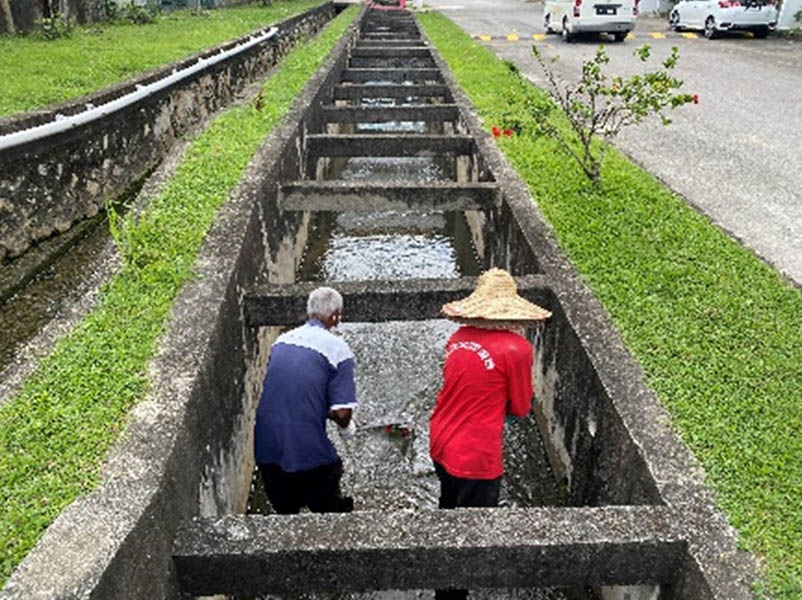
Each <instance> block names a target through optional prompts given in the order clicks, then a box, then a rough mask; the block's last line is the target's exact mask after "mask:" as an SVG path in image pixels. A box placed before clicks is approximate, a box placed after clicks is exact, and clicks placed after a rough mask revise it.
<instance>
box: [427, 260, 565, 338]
mask: <svg viewBox="0 0 802 600" xmlns="http://www.w3.org/2000/svg"><path fill="white" fill-rule="evenodd" d="M441 311H442V313H443V315H445V316H446V317H448V318H449V319H451V320H453V321H458V322H460V323H464V324H466V325H474V326H476V327H486V328H490V329H506V328H508V327H509V326H515V327H520V326H522V325H527V324H530V323H534V322H536V321H543V320H545V319H548V318H549V317H550V316H551V313H550V312H549V311H547V310H546V309H545V308H541V307H540V306H538V305H537V304H533V303H532V302H529V301H528V300H525V299H524V298H521V296H519V295H518V286H517V285H516V284H515V280H514V279H513V278H512V275H510V274H509V273H508V272H507V271H505V270H503V269H490V270H489V271H485V272H484V273H482V274H481V275H480V276H479V278H478V279H477V280H476V289H475V290H474V291H473V293H472V294H471V295H470V296H468V297H467V298H464V299H462V300H456V301H454V302H449V303H448V304H445V305H443V308H442V309H441Z"/></svg>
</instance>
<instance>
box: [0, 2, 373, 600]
mask: <svg viewBox="0 0 802 600" xmlns="http://www.w3.org/2000/svg"><path fill="white" fill-rule="evenodd" d="M357 13H358V9H357V8H356V7H351V8H349V9H348V10H346V11H344V12H343V13H341V14H340V15H339V16H338V17H337V18H336V19H335V20H334V21H332V22H331V23H330V24H329V25H328V26H327V27H326V29H325V30H324V31H323V33H322V34H321V35H319V36H318V37H316V38H315V39H313V40H311V41H309V42H303V43H300V44H299V45H298V46H297V47H296V48H295V49H294V50H292V52H290V54H288V55H287V56H286V57H285V58H284V60H283V62H282V63H281V65H280V67H279V69H278V71H277V72H276V73H275V74H274V75H273V76H272V77H271V78H270V79H268V80H267V82H266V83H265V84H264V86H263V88H262V95H263V103H264V108H262V109H261V110H259V109H258V108H257V107H256V106H255V105H249V106H242V107H237V108H234V109H231V110H229V111H228V112H226V113H224V114H222V115H221V116H220V117H218V118H217V119H216V120H215V121H214V122H213V123H212V124H211V126H210V127H209V128H208V129H207V130H206V131H205V132H204V133H203V134H201V135H200V136H198V138H197V139H196V140H194V141H193V142H192V144H191V146H190V148H189V150H188V152H187V154H186V157H185V159H184V162H183V163H182V165H181V166H180V168H179V169H178V171H177V172H176V174H175V176H174V177H173V179H171V181H170V183H169V184H168V186H167V188H166V190H165V191H164V193H163V194H162V195H161V196H160V197H159V198H158V199H156V200H155V201H153V202H152V203H151V205H150V206H149V207H148V208H147V210H146V211H145V212H144V214H143V215H141V217H140V218H138V219H137V220H136V221H134V220H132V219H130V218H129V219H128V220H127V221H125V222H124V223H123V224H122V236H121V239H124V240H125V243H123V244H121V246H122V254H123V258H124V264H125V265H126V266H125V267H124V268H123V269H122V271H121V272H120V273H118V274H117V275H116V276H114V277H113V279H112V280H111V281H110V282H109V283H108V284H107V285H106V286H105V287H104V289H103V290H102V298H101V300H100V302H99V306H98V308H97V309H96V310H94V311H93V312H92V313H91V314H90V315H88V317H87V318H86V319H85V320H84V321H83V322H82V323H81V324H80V325H79V326H78V327H77V328H76V329H75V330H74V331H73V332H72V333H70V334H69V335H67V336H65V337H64V338H62V339H61V340H60V341H59V343H58V344H57V346H56V348H55V349H54V351H53V353H52V354H51V355H50V356H49V357H47V358H46V359H45V360H43V361H42V363H41V364H40V366H39V368H38V370H37V371H36V372H35V374H34V375H33V376H32V377H31V378H30V379H29V380H28V381H27V382H26V383H25V385H24V387H23V389H22V391H21V392H20V393H19V394H18V395H17V396H16V397H15V398H12V399H10V400H9V401H7V402H6V403H5V404H4V405H3V406H2V407H0V586H1V585H2V584H3V582H5V581H6V579H7V578H8V577H9V575H10V574H11V571H12V570H13V569H14V567H16V566H17V565H18V564H19V562H20V561H21V560H22V558H23V557H24V556H25V555H26V554H27V553H28V552H29V551H30V550H31V548H33V546H34V545H35V544H36V542H37V540H38V539H39V538H40V537H41V535H42V533H43V532H44V531H45V529H46V528H47V527H48V525H50V523H52V522H53V520H54V519H55V518H56V517H57V516H58V514H59V513H60V512H61V510H62V509H63V508H64V507H65V506H67V505H68V504H69V503H70V502H72V501H73V500H74V499H75V498H77V497H78V496H81V495H83V494H86V493H87V492H88V491H90V490H91V489H92V488H93V487H94V486H95V485H96V484H97V481H98V476H99V472H100V468H101V465H102V464H103V462H104V460H105V458H106V456H107V454H108V451H109V448H110V446H111V445H112V444H113V443H114V442H115V440H116V439H117V438H118V435H119V434H120V431H121V430H122V428H123V427H124V423H125V419H126V416H127V414H128V412H129V410H130V408H131V407H132V406H133V405H134V404H135V403H136V402H137V401H138V400H140V399H142V398H143V396H144V394H145V393H146V391H147V389H148V379H147V365H148V362H149V361H150V360H151V358H152V357H153V356H154V353H155V351H156V348H157V340H158V338H159V336H160V335H161V333H162V331H163V328H164V323H165V320H166V318H167V316H168V313H169V310H170V307H171V305H172V303H173V301H174V299H175V297H176V296H177V294H178V293H179V291H180V290H181V288H182V286H183V285H184V284H185V283H186V282H187V281H188V280H190V279H191V278H192V276H193V265H194V263H195V259H196V256H197V254H198V251H199V249H200V246H201V243H202V242H203V238H204V236H205V234H206V231H207V230H208V229H209V227H210V226H211V224H212V222H213V220H214V217H215V214H216V213H217V210H218V209H219V208H220V207H221V206H222V205H223V204H224V203H225V201H226V198H227V197H228V195H229V193H230V192H231V190H232V189H233V188H234V187H235V186H236V185H237V182H238V181H239V180H240V178H241V177H242V174H243V173H244V171H245V168H246V166H247V164H248V162H249V161H250V159H251V158H252V156H253V155H254V153H255V152H256V150H257V149H258V147H259V145H260V143H261V142H262V140H263V139H264V137H265V136H266V135H267V134H268V133H269V132H270V131H271V130H272V129H273V127H274V126H275V125H276V123H277V122H278V121H279V119H280V118H281V117H282V116H283V115H284V114H285V113H286V112H287V109H288V108H289V107H290V105H291V103H292V102H293V100H294V99H295V97H296V96H297V95H298V93H299V92H300V91H301V89H302V88H303V86H304V84H305V83H306V81H307V80H308V78H309V77H310V76H311V75H312V74H313V73H314V72H315V70H316V69H317V68H318V67H319V66H320V64H321V63H322V62H323V60H324V59H325V58H326V56H327V55H328V54H329V52H330V51H331V48H332V47H333V46H334V45H335V44H336V42H337V41H338V40H339V39H340V38H341V37H342V36H343V34H344V32H345V31H346V29H347V27H348V25H349V24H350V23H351V22H352V21H353V19H354V18H355V17H356V15H357ZM254 104H255V103H254Z"/></svg>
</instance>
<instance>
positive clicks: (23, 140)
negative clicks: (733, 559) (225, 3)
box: [0, 27, 278, 151]
mask: <svg viewBox="0 0 802 600" xmlns="http://www.w3.org/2000/svg"><path fill="white" fill-rule="evenodd" d="M277 33H278V27H271V28H270V29H269V30H268V31H266V32H264V33H262V34H259V35H258V36H256V37H254V38H251V39H250V40H248V41H245V42H242V43H240V44H237V45H236V46H234V47H233V48H230V49H229V50H223V51H221V52H218V53H217V54H214V55H212V56H209V57H207V58H200V59H198V61H197V62H195V63H193V64H192V65H190V66H188V67H186V68H185V69H182V70H181V71H176V70H173V72H172V74H170V75H168V76H167V77H164V78H162V79H159V80H158V81H154V82H152V83H149V84H147V85H137V86H136V89H135V90H134V91H133V92H131V93H129V94H126V95H125V96H121V97H119V98H116V99H115V100H112V101H111V102H107V103H106V104H102V105H100V106H93V105H92V104H87V105H86V106H87V110H85V111H83V112H80V113H77V114H74V115H62V114H60V113H59V114H56V118H55V120H54V121H50V122H48V123H44V124H42V125H37V126H35V127H31V128H29V129H24V130H22V131H15V132H14V133H9V134H6V135H0V151H2V150H7V149H8V148H13V147H14V146H19V145H21V144H27V143H29V142H33V141H36V140H40V139H42V138H46V137H48V136H51V135H56V134H58V133H63V132H64V131H68V130H70V129H72V128H73V127H78V126H79V125H84V124H86V123H91V122H92V121H96V120H98V119H101V118H103V117H105V116H106V115H110V114H112V113H114V112H117V111H118V110H122V109H123V108H126V107H127V106H131V105H132V104H134V103H135V102H139V101H140V100H142V99H143V98H147V97H148V96H150V95H151V94H154V93H156V92H158V91H159V90H162V89H164V88H166V87H167V86H170V85H173V84H174V83H176V82H178V81H181V80H182V79H186V78H187V77H189V76H190V75H192V74H194V73H197V72H198V71H201V70H203V69H206V68H207V67H211V66H212V65H215V64H217V63H219V62H221V61H223V60H226V59H227V58H230V57H231V56H234V55H236V54H239V53H240V52H244V51H245V50H247V49H248V48H251V47H253V46H255V45H257V44H260V43H262V42H264V41H265V40H269V39H270V38H272V37H274V36H275V35H276V34H277Z"/></svg>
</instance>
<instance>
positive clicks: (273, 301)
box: [243, 275, 556, 327]
mask: <svg viewBox="0 0 802 600" xmlns="http://www.w3.org/2000/svg"><path fill="white" fill-rule="evenodd" d="M515 280H516V283H517V284H518V293H519V294H520V295H521V296H523V297H524V298H526V299H528V300H530V301H531V302H535V303H536V304H538V305H540V306H543V307H544V308H547V309H549V310H552V308H553V307H554V305H555V303H556V300H555V298H554V295H553V293H552V291H551V289H550V288H549V286H548V283H547V280H546V278H545V277H543V276H542V275H526V276H523V277H516V278H515ZM319 285H321V284H320V283H319V282H314V281H307V282H302V283H296V284H292V285H273V284H265V285H260V286H256V287H255V288H253V289H252V290H251V291H250V292H247V293H246V294H245V299H244V301H243V302H244V307H243V311H244V314H245V323H246V325H247V326H250V327H259V326H268V325H270V326H291V325H297V324H298V323H299V322H302V321H303V320H304V319H305V318H306V299H307V297H308V296H309V292H311V291H312V290H313V289H315V288H316V287H318V286H319ZM327 285H331V286H332V287H334V288H335V289H336V290H337V291H339V292H340V294H342V296H343V305H344V313H345V319H346V320H347V321H351V322H355V323H375V322H382V321H418V320H425V319H439V318H442V316H441V315H440V308H441V307H442V306H443V304H445V303H446V302H451V301H453V300H459V299H460V298H464V297H466V296H467V295H468V294H470V293H471V292H473V290H474V288H475V286H476V278H475V277H460V278H458V279H409V280H404V281H400V282H399V281H342V282H333V283H328V284H327Z"/></svg>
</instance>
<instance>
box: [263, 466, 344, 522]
mask: <svg viewBox="0 0 802 600" xmlns="http://www.w3.org/2000/svg"><path fill="white" fill-rule="evenodd" d="M259 473H260V474H261V475H262V481H263V482H264V484H265V492H267V498H268V500H270V504H272V505H273V510H275V511H276V512H277V513H278V514H280V515H294V514H298V513H299V512H300V511H301V508H302V507H304V506H308V507H309V510H311V511H312V512H316V513H324V512H351V511H352V510H354V500H353V498H351V497H349V496H343V495H342V494H341V492H340V479H341V478H342V475H343V463H342V461H339V460H338V461H337V462H334V463H331V464H329V465H323V466H321V467H316V468H314V469H309V470H307V471H295V472H291V473H290V472H287V471H282V470H281V467H279V466H278V465H272V464H259Z"/></svg>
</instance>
